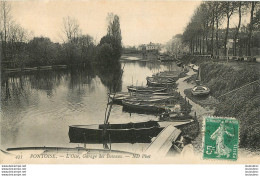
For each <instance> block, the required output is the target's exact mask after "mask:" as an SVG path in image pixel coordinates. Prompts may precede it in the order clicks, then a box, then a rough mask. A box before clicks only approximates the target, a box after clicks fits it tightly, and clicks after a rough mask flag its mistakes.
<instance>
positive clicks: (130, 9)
mask: <svg viewBox="0 0 260 176" xmlns="http://www.w3.org/2000/svg"><path fill="white" fill-rule="evenodd" d="M199 4H200V2H199V1H182V2H180V1H164V2H162V1H156V0H153V1H152V0H150V1H147V0H146V1H145V0H143V1H137V0H135V1H133V0H132V1H129V0H128V1H119V0H116V1H115V0H114V1H108V0H107V1H103V0H98V1H97V0H96V1H91V0H89V1H68V0H67V1H57V0H56V1H41V2H40V1H13V2H12V3H11V5H12V16H13V19H14V20H15V21H16V22H18V23H20V25H21V26H23V27H24V28H26V29H28V30H31V31H33V33H34V36H45V37H49V38H51V40H53V41H55V42H60V41H61V35H62V19H63V17H66V16H71V17H74V18H76V19H78V21H79V24H80V28H81V29H82V33H83V34H89V35H91V36H92V37H94V38H95V39H96V40H97V42H99V40H100V38H101V37H102V36H104V35H105V34H106V26H107V24H106V16H107V13H109V12H113V13H114V14H117V15H119V17H120V23H121V32H122V38H123V44H124V45H138V44H142V43H149V42H155V43H165V42H167V41H168V40H170V39H171V38H172V36H173V35H175V34H178V33H182V32H183V30H184V28H185V26H186V25H187V23H188V22H189V20H190V17H191V16H192V14H193V12H194V10H195V9H196V7H197V6H198V5H199Z"/></svg>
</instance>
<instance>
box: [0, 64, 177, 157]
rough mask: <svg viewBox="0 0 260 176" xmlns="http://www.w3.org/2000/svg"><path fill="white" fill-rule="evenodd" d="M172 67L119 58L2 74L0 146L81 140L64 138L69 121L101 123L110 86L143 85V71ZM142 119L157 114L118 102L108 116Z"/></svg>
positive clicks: (117, 146)
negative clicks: (113, 62) (99, 64)
mask: <svg viewBox="0 0 260 176" xmlns="http://www.w3.org/2000/svg"><path fill="white" fill-rule="evenodd" d="M122 68H124V70H123V75H122V78H120V70H121V69H122ZM178 69H180V68H179V67H177V66H176V65H175V63H167V64H161V63H160V62H144V61H122V62H120V64H119V65H118V66H114V67H113V68H110V69H107V68H102V69H101V68H100V69H94V68H91V67H84V68H74V69H63V70H56V71H54V70H45V71H34V72H28V73H23V74H13V75H2V80H1V149H6V148H10V147H29V146H30V147H31V146H48V147H76V146H78V145H79V146H82V144H72V143H69V137H68V130H69V126H70V125H80V124H82V125H87V124H101V123H103V122H104V114H105V108H106V105H107V99H108V96H107V94H108V93H109V92H110V91H112V92H114V91H127V86H128V85H132V84H133V85H146V77H147V76H151V75H152V74H154V73H157V72H159V71H164V70H178ZM117 85H118V86H117ZM147 120H158V117H156V116H155V115H145V114H136V113H131V114H129V113H127V112H123V111H122V106H119V105H113V108H112V112H111V115H110V119H109V121H110V123H127V122H140V121H147ZM147 145H148V144H112V149H119V150H127V151H132V152H138V151H140V150H143V149H144V148H145V147H146V146H147ZM87 147H89V148H102V147H103V146H102V145H87Z"/></svg>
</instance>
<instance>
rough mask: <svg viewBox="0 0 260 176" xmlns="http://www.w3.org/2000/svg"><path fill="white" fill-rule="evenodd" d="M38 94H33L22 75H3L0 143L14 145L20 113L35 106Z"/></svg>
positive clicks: (20, 118)
mask: <svg viewBox="0 0 260 176" xmlns="http://www.w3.org/2000/svg"><path fill="white" fill-rule="evenodd" d="M38 102H39V96H38V94H34V93H33V91H32V89H31V86H30V83H29V82H28V79H27V78H26V77H25V76H24V75H21V74H20V75H17V74H12V75H8V76H7V75H4V76H3V77H2V79H1V111H2V114H1V115H2V116H1V122H2V123H1V128H2V129H1V137H2V138H1V140H2V141H1V142H2V144H5V145H7V144H15V141H17V139H16V137H17V136H18V134H19V123H20V122H21V121H22V119H23V118H26V116H23V115H22V113H21V112H24V111H26V109H28V107H32V106H37V105H38Z"/></svg>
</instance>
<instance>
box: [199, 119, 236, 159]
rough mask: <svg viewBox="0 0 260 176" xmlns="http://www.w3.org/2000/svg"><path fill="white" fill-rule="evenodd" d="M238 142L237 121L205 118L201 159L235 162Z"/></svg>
mask: <svg viewBox="0 0 260 176" xmlns="http://www.w3.org/2000/svg"><path fill="white" fill-rule="evenodd" d="M238 141H239V122H238V120H236V119H234V118H217V117H205V119H204V148H203V158H205V159H226V160H237V152H238V151H237V150H238Z"/></svg>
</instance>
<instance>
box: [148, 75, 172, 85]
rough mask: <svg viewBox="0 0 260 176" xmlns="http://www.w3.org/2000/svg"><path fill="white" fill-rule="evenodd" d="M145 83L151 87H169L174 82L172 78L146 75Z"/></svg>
mask: <svg viewBox="0 0 260 176" xmlns="http://www.w3.org/2000/svg"><path fill="white" fill-rule="evenodd" d="M146 80H147V85H148V86H151V87H169V86H172V85H173V84H174V83H175V79H173V78H163V77H147V78H146Z"/></svg>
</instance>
